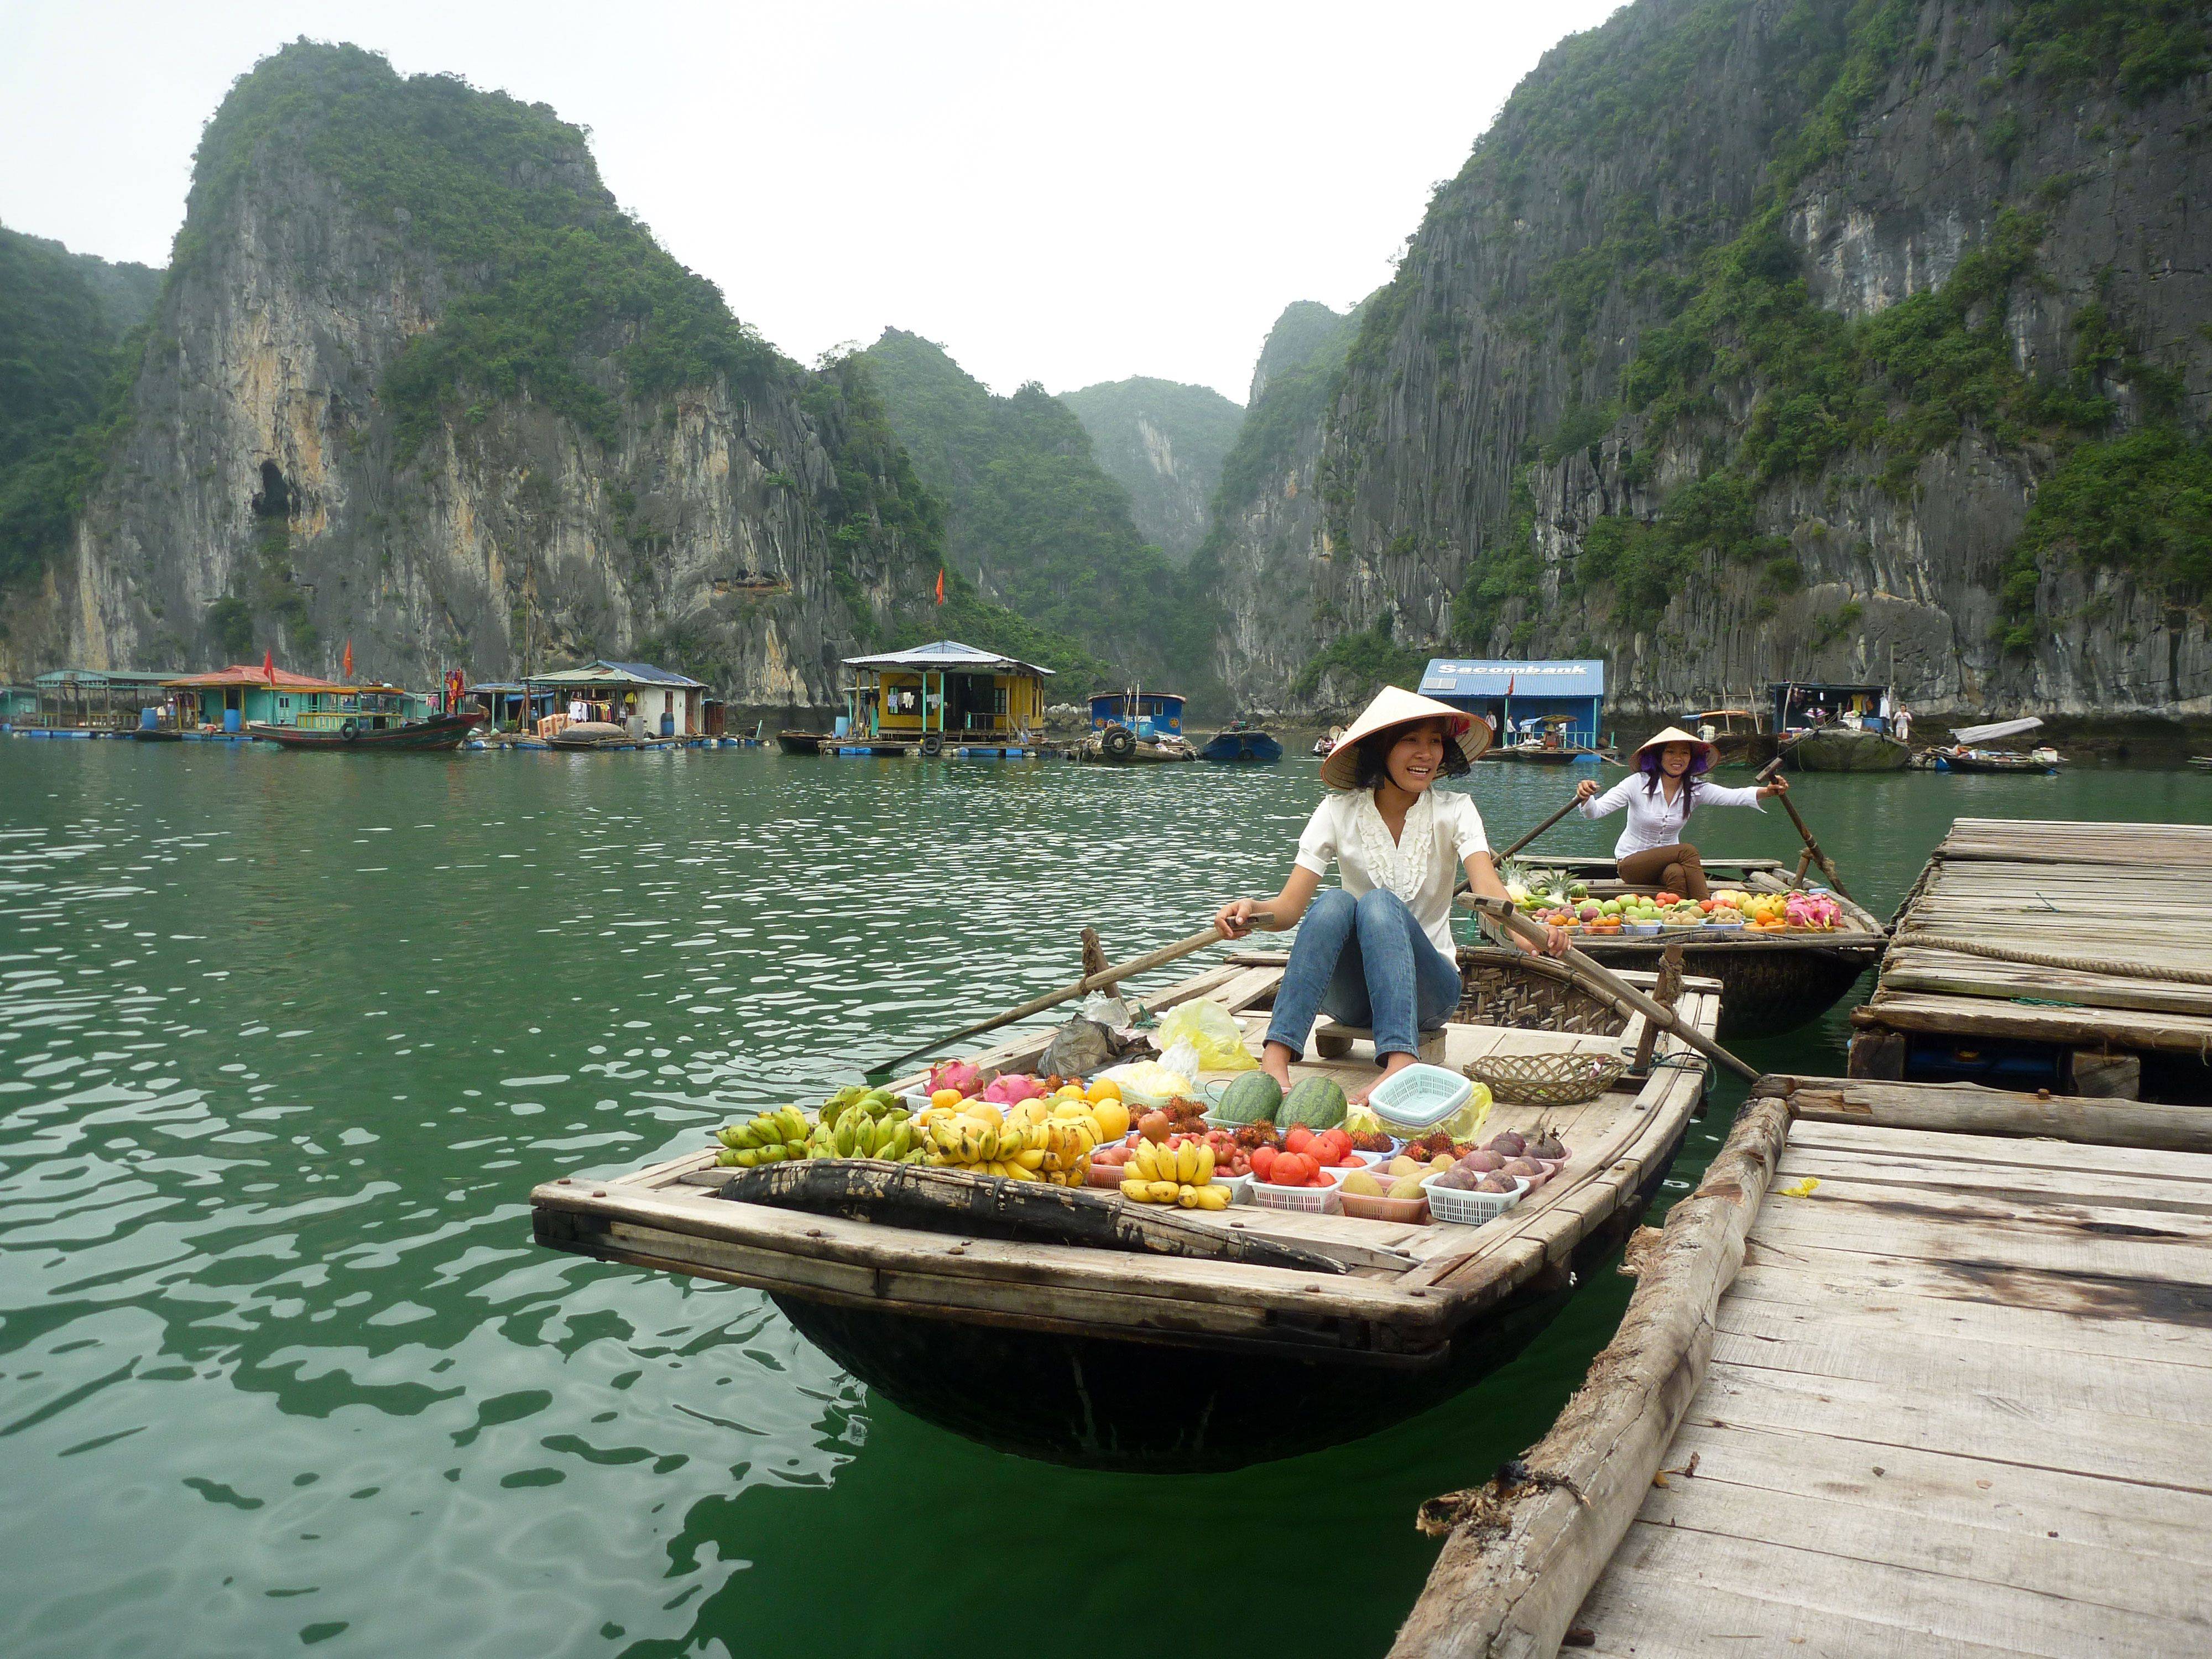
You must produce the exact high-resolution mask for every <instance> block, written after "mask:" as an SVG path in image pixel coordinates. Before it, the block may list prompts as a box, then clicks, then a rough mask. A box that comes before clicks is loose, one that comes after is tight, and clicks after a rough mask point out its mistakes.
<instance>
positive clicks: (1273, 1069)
mask: <svg viewBox="0 0 2212 1659" xmlns="http://www.w3.org/2000/svg"><path fill="white" fill-rule="evenodd" d="M1489 745H1490V728H1489V726H1486V725H1484V724H1482V723H1481V722H1480V721H1477V720H1474V719H1472V718H1471V717H1470V716H1468V715H1467V714H1463V713H1462V712H1461V711H1460V710H1459V709H1456V708H1452V707H1451V706H1450V705H1449V703H1442V702H1437V701H1435V700H1434V699H1433V698H1430V697H1422V696H1415V695H1414V694H1413V693H1412V692H1411V691H1401V690H1398V689H1397V688H1396V687H1395V686H1385V687H1384V688H1383V690H1382V691H1381V692H1380V693H1378V694H1377V695H1376V698H1375V701H1374V702H1370V703H1369V704H1368V705H1367V708H1366V709H1365V711H1364V712H1363V713H1362V714H1360V716H1359V718H1358V720H1354V721H1353V722H1352V725H1351V726H1349V727H1348V728H1346V731H1345V733H1344V736H1343V738H1341V739H1340V741H1339V742H1338V744H1337V745H1336V747H1335V748H1334V750H1331V751H1330V753H1329V757H1328V759H1327V760H1325V761H1323V762H1322V767H1321V777H1322V782H1323V783H1325V784H1327V785H1328V787H1329V791H1330V793H1329V794H1328V796H1327V797H1326V798H1325V799H1323V800H1322V803H1321V805H1319V806H1317V807H1316V808H1315V809H1314V814H1313V817H1311V818H1310V820H1308V822H1307V823H1306V827H1305V832H1304V834H1303V835H1301V836H1299V837H1298V852H1297V861H1296V862H1295V863H1293V864H1292V865H1291V872H1290V875H1289V877H1288V878H1286V879H1285V881H1284V883H1283V890H1282V891H1281V892H1279V893H1278V894H1276V895H1275V896H1274V897H1273V898H1271V899H1236V900H1232V901H1231V902H1229V903H1227V904H1225V905H1223V906H1222V907H1221V909H1220V911H1219V912H1218V914H1217V915H1216V916H1215V917H1214V923H1215V925H1216V926H1217V927H1219V928H1220V930H1221V936H1222V937H1223V938H1224V939H1242V938H1243V937H1244V935H1245V934H1246V933H1249V932H1250V931H1251V930H1252V927H1253V926H1254V923H1253V921H1252V920H1251V918H1252V913H1253V912H1254V911H1255V910H1269V911H1273V913H1274V920H1273V921H1272V922H1270V923H1268V924H1267V925H1268V926H1269V927H1273V928H1274V929H1276V930H1278V931H1279V930H1281V929H1283V928H1285V927H1293V926H1297V924H1298V923H1299V921H1300V920H1301V918H1303V920H1304V926H1302V927H1298V937H1297V943H1296V944H1295V945H1292V946H1291V960H1290V963H1289V964H1288V965H1287V966H1286V967H1285V969H1283V981H1282V984H1281V985H1280V987H1278V989H1277V990H1276V993H1275V1009H1274V1014H1273V1018H1271V1019H1270V1020H1269V1022H1268V1024H1267V1046H1266V1048H1264V1049H1263V1050H1262V1051H1261V1060H1260V1063H1261V1066H1264V1067H1266V1068H1267V1071H1268V1072H1269V1073H1272V1074H1273V1077H1274V1079H1275V1080H1276V1081H1277V1082H1278V1083H1280V1084H1283V1085H1285V1086H1287V1085H1288V1084H1289V1082H1290V1073H1291V1061H1292V1060H1297V1058H1299V1057H1300V1056H1301V1055H1302V1054H1304V1052H1305V1046H1306V1038H1307V1036H1309V1035H1310V1033H1311V1032H1312V1030H1313V1024H1314V1018H1315V1016H1316V1015H1317V1014H1318V1013H1320V1012H1322V1010H1323V1009H1326V1010H1327V1011H1328V1012H1329V1013H1330V1014H1331V1015H1333V1016H1334V1018H1336V1019H1338V1020H1339V1021H1340V1022H1341V1023H1342V1024H1346V1025H1364V1026H1366V1027H1368V1028H1370V1030H1373V1032H1374V1033H1375V1055H1376V1062H1377V1063H1378V1064H1379V1065H1380V1066H1382V1068H1383V1069H1382V1073H1381V1076H1379V1077H1377V1078H1376V1082H1380V1081H1381V1080H1382V1079H1383V1078H1384V1077H1388V1076H1389V1075H1390V1073H1393V1072H1396V1071H1401V1070H1402V1069H1404V1068H1405V1067H1406V1066H1410V1065H1412V1064H1413V1061H1414V1060H1415V1058H1416V1056H1417V1055H1418V1054H1419V1052H1420V1033H1421V1032H1422V1031H1424V1030H1431V1031H1433V1030H1437V1029H1438V1028H1439V1027H1441V1026H1442V1025H1443V1023H1444V1021H1445V1019H1446V1018H1449V1016H1450V1014H1451V1012H1452V1011H1453V1010H1454V1009H1455V1008H1457V1007H1458V1006H1459V1001H1460V976H1459V960H1458V957H1457V955H1456V954H1455V948H1454V945H1453V943H1452V933H1451V914H1452V893H1453V890H1455V888H1456V887H1457V886H1458V884H1459V877H1460V872H1461V871H1462V869H1464V870H1465V871H1466V872H1467V878H1468V881H1470V882H1471V883H1473V884H1474V890H1475V891H1476V892H1478V893H1482V894H1486V895H1488V896H1491V897H1493V898H1503V897H1504V896H1505V888H1504V884H1503V883H1502V882H1500V881H1499V880H1498V872H1497V871H1496V870H1495V869H1494V868H1492V865H1491V860H1490V842H1489V839H1488V837H1487V836H1485V835H1484V833H1483V829H1482V815H1481V814H1480V812H1478V811H1475V810H1474V801H1472V800H1470V799H1468V797H1467V796H1465V795H1463V794H1462V793H1459V792H1458V791H1457V790H1438V789H1437V788H1436V787H1435V785H1436V783H1437V780H1438V779H1440V778H1448V777H1458V776H1460V775H1463V774H1464V773H1465V772H1466V771H1467V770H1468V766H1469V764H1470V763H1472V762H1473V761H1474V757H1476V756H1478V755H1480V753H1481V752H1482V751H1483V750H1485V749H1486V748H1488V747H1489ZM1332 860H1334V862H1335V864H1336V866H1337V868H1338V870H1339V872H1340V874H1341V876H1342V878H1343V882H1344V884H1343V885H1342V886H1341V887H1338V888H1332V889H1330V890H1328V892H1325V893H1324V892H1320V891H1319V889H1320V887H1321V878H1322V877H1323V876H1325V875H1327V874H1328V866H1329V864H1330V862H1331V861H1332ZM1549 948H1550V950H1551V951H1552V953H1553V955H1555V956H1556V955H1558V954H1559V952H1560V951H1563V950H1565V948H1566V935H1565V933H1561V932H1560V931H1559V929H1558V928H1553V929H1552V930H1551V935H1550V939H1549ZM1372 1086H1373V1085H1371V1084H1370V1085H1369V1087H1370V1088H1371V1087H1372ZM1367 1093H1368V1091H1367V1090H1366V1089H1362V1090H1360V1091H1358V1094H1357V1095H1355V1096H1354V1097H1353V1098H1354V1099H1355V1101H1359V1100H1364V1099H1366V1097H1367Z"/></svg>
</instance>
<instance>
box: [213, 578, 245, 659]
mask: <svg viewBox="0 0 2212 1659" xmlns="http://www.w3.org/2000/svg"><path fill="white" fill-rule="evenodd" d="M207 623H208V629H209V631H210V632H211V633H212V634H213V635H215V642H216V648H217V649H218V650H220V651H221V652H222V657H223V660H224V661H225V662H244V661H245V660H246V659H247V658H248V657H250V656H252V654H253V607H252V605H248V604H246V601H245V600H244V599H240V598H239V597H238V596H237V595H236V594H225V595H224V596H223V597H222V599H217V600H216V602H215V603H214V604H213V605H210V606H209V607H208V610H207Z"/></svg>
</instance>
